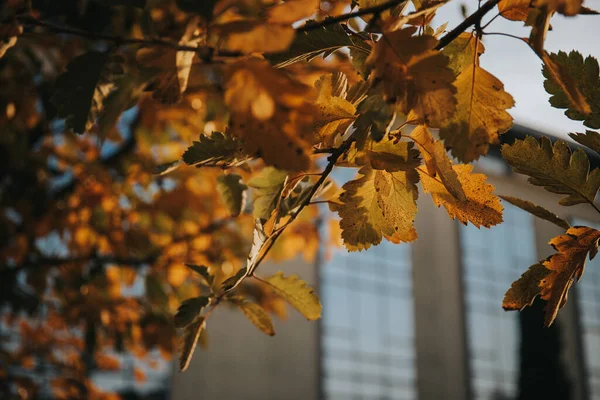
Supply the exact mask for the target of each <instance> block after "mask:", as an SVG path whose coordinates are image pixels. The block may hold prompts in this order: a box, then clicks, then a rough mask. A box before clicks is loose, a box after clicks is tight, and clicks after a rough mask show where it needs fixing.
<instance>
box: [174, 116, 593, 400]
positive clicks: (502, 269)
mask: <svg viewBox="0 0 600 400" xmlns="http://www.w3.org/2000/svg"><path fill="white" fill-rule="evenodd" d="M526 134H533V135H538V134H537V133H536V132H533V131H530V130H528V129H525V128H521V127H516V128H514V129H513V130H512V131H511V132H510V133H508V134H507V135H505V140H508V141H510V140H513V139H514V138H515V137H518V138H521V137H523V136H524V135H526ZM494 151H495V152H496V153H495V154H494V152H492V156H491V157H486V158H485V159H483V160H482V161H481V162H479V163H478V164H477V168H478V169H479V170H480V171H482V172H485V173H486V174H487V175H488V176H489V182H490V183H492V184H493V185H494V186H495V187H496V193H497V194H507V195H515V196H518V197H521V198H525V199H528V200H531V201H533V202H535V203H537V204H539V205H542V206H544V207H546V208H548V209H551V210H553V211H555V212H556V213H557V214H559V215H560V216H562V217H564V218H567V219H568V220H569V221H570V222H572V224H574V225H576V224H589V225H592V226H600V215H597V214H595V213H594V212H593V210H591V209H590V208H589V207H585V206H576V207H569V208H565V207H558V206H557V199H558V197H557V196H555V195H552V194H550V193H548V192H546V191H545V190H543V189H541V188H537V187H533V186H531V185H529V184H528V183H527V182H526V179H525V178H524V177H523V176H521V175H516V174H514V173H512V172H511V171H510V169H509V168H508V167H507V166H506V165H505V164H504V162H503V161H502V159H501V158H500V157H499V154H498V149H495V150H494ZM590 158H591V159H592V163H593V164H596V166H597V165H598V159H597V158H593V156H592V155H590ZM504 205H505V213H504V221H505V222H504V223H503V224H502V225H500V226H496V227H494V228H492V229H490V230H488V229H477V228H475V227H473V226H463V225H461V224H460V223H459V222H457V221H453V220H451V219H449V218H448V216H447V214H446V212H445V210H444V209H438V208H436V207H435V206H434V205H433V203H432V202H431V199H430V198H429V197H428V196H427V195H422V196H421V198H420V199H419V213H418V215H417V220H416V224H417V231H418V234H419V240H418V241H416V242H415V243H413V244H412V245H408V244H403V245H393V244H390V243H387V242H386V243H382V244H381V245H379V246H377V247H375V248H372V249H370V250H368V251H367V252H362V253H347V252H346V251H345V250H344V249H340V250H336V251H335V252H334V254H333V255H332V256H331V257H330V258H329V259H325V257H321V258H322V260H321V261H320V262H318V263H317V264H316V265H307V264H304V263H301V262H298V263H297V264H296V265H290V266H288V265H286V266H284V267H283V268H284V269H285V270H286V271H287V273H292V272H293V273H298V274H299V275H301V276H302V277H303V278H304V279H306V280H308V281H309V282H311V283H312V284H313V285H314V286H316V287H318V289H319V292H320V294H321V300H322V302H323V306H324V313H323V318H322V320H321V321H319V322H318V323H314V322H308V321H306V320H305V319H304V318H303V317H302V316H300V315H299V314H297V313H295V312H293V311H292V312H293V315H292V317H291V318H290V319H289V320H288V321H283V322H281V323H277V325H276V329H277V336H275V337H274V338H270V337H266V336H264V335H263V334H262V333H260V332H259V331H258V330H256V329H255V328H254V327H253V326H252V325H251V324H249V323H248V322H247V321H246V320H245V319H244V317H243V316H242V315H241V314H240V313H236V312H233V311H229V310H220V311H219V312H217V313H216V314H215V315H214V316H211V319H210V321H209V326H208V332H209V335H210V336H209V337H210V346H209V349H208V350H206V351H198V352H197V353H196V355H195V356H194V359H193V361H192V364H191V366H190V368H189V370H188V371H187V372H185V373H178V372H175V373H174V376H173V379H172V381H171V400H194V399H202V400H212V399H215V400H216V399H244V400H253V399H257V400H259V399H260V400H267V399H273V400H279V399H281V400H292V399H298V400H310V399H326V400H338V399H339V400H345V399H349V400H359V399H361V400H371V399H373V400H383V399H385V400H388V399H389V400H411V399H423V400H430V399H431V400H438V399H447V400H462V399H467V400H470V399H476V400H500V399H517V398H519V399H524V400H525V399H527V400H530V399H533V400H534V399H537V398H544V399H551V398H557V399H559V398H560V399H573V400H592V399H600V265H595V264H599V263H600V261H594V262H591V263H589V264H588V268H586V272H585V276H584V277H583V279H582V281H581V282H580V283H578V284H576V285H574V287H573V288H572V289H571V294H570V295H569V302H568V303H567V305H566V306H565V308H564V309H563V310H562V311H561V313H560V314H559V317H558V319H557V321H556V322H555V324H554V325H553V328H551V329H546V328H541V323H542V322H541V319H540V320H539V321H538V320H537V319H536V318H538V317H539V313H540V312H541V310H540V308H539V307H537V308H536V307H533V308H531V310H528V311H527V312H523V313H521V314H519V313H517V312H505V311H503V309H502V307H501V302H502V298H503V296H504V293H505V291H506V290H507V289H508V288H509V287H510V284H511V283H512V282H513V281H514V280H516V279H517V278H519V276H520V275H521V274H522V273H523V272H524V271H525V270H526V269H527V268H528V267H529V266H530V265H532V264H533V263H534V262H536V261H537V260H539V259H541V258H543V257H546V256H548V255H549V254H551V253H552V249H551V247H550V246H549V245H547V242H548V241H549V240H550V239H551V238H552V237H554V236H556V235H558V234H562V233H563V232H562V231H561V230H560V228H557V227H556V226H554V225H552V224H550V223H547V222H545V221H541V220H539V219H535V218H533V217H532V216H531V215H529V214H527V213H525V212H523V211H521V210H519V209H517V208H515V207H513V206H511V205H508V204H506V203H505V204H504ZM272 268H273V269H274V270H275V269H276V268H277V266H272ZM279 268H282V266H279ZM528 315H530V316H531V318H533V319H532V320H531V321H532V322H531V323H529V324H528V322H527V321H528V319H527V318H530V317H529V316H528ZM532 329H533V330H532ZM522 343H523V344H524V346H523V348H521V344H522ZM522 370H523V371H524V373H523V378H522V379H521V380H520V375H521V374H520V371H522ZM548 371H552V372H551V373H550V372H548ZM528 385H529V386H530V387H533V390H534V393H538V394H539V396H538V395H533V396H531V395H528V394H526V393H528V390H530V389H531V388H528V387H527V386H528ZM535 385H539V387H537V386H535ZM542 386H543V387H544V388H545V389H541V388H542ZM544 390H546V391H547V392H548V393H549V394H544V395H543V393H544ZM519 393H521V396H520V397H519ZM527 396H529V397H527ZM553 396H554V397H553Z"/></svg>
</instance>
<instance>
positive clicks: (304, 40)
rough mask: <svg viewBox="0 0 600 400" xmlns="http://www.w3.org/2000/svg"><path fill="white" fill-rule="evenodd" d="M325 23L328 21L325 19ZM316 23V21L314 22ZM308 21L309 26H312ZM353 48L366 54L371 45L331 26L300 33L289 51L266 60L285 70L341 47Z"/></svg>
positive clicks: (337, 25)
mask: <svg viewBox="0 0 600 400" xmlns="http://www.w3.org/2000/svg"><path fill="white" fill-rule="evenodd" d="M325 21H327V20H326V19H325ZM313 22H314V21H313ZM310 23H311V21H308V22H307V24H310ZM347 46H349V47H353V48H355V49H356V50H357V51H362V52H364V53H366V54H368V52H369V49H370V47H369V45H367V44H366V43H365V42H364V41H363V40H361V39H358V38H356V39H351V38H350V37H349V36H348V34H347V33H346V31H345V30H344V28H343V27H342V26H341V25H340V24H331V25H326V26H322V27H319V28H318V29H313V30H309V31H306V32H298V33H297V34H296V37H295V39H294V41H293V42H292V44H291V45H290V46H289V48H288V50H286V51H284V52H281V53H273V54H267V55H266V58H267V60H269V61H270V62H271V64H273V65H274V66H275V67H277V68H283V67H286V66H288V65H291V64H294V63H296V62H299V61H310V60H312V59H313V58H315V57H317V56H318V55H319V54H323V53H325V54H324V56H325V57H326V56H328V55H329V54H331V53H333V52H334V51H336V50H338V49H339V48H341V47H347Z"/></svg>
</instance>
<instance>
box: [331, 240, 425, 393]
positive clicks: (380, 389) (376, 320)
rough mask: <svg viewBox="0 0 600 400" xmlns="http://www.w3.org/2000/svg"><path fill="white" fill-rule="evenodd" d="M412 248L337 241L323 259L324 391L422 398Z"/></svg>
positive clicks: (390, 244) (388, 244)
mask: <svg viewBox="0 0 600 400" xmlns="http://www.w3.org/2000/svg"><path fill="white" fill-rule="evenodd" d="M410 249H411V248H410V246H409V245H405V244H402V245H398V244H392V243H389V242H385V241H384V243H381V244H380V245H379V246H377V247H374V248H371V249H369V250H368V251H366V252H365V251H363V252H361V253H348V252H347V251H346V250H345V249H339V250H336V251H335V252H334V253H333V255H332V256H331V259H329V260H327V261H326V262H325V263H324V265H323V266H322V268H321V300H322V302H323V319H322V329H323V335H322V367H323V370H322V371H323V394H324V397H325V399H327V400H334V399H335V400H337V399H340V400H342V399H343V400H359V399H360V400H371V399H378V400H379V399H381V400H383V399H386V400H387V399H389V400H412V399H415V398H417V396H416V387H415V386H416V372H415V350H414V319H413V300H412V289H411V288H412V283H411V267H410V265H411V257H410Z"/></svg>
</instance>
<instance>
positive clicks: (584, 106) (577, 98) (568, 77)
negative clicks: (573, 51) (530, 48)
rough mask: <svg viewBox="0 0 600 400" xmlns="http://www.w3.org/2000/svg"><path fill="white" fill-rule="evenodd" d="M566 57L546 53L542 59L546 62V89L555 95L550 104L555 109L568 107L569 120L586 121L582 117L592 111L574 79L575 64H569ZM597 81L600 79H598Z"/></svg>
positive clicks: (543, 53)
mask: <svg viewBox="0 0 600 400" xmlns="http://www.w3.org/2000/svg"><path fill="white" fill-rule="evenodd" d="M563 54H564V53H563ZM565 56H566V54H564V55H557V54H548V53H547V52H546V51H544V52H542V54H541V57H542V61H543V62H544V69H543V71H542V72H543V74H544V76H545V77H546V81H545V82H544V88H545V89H546V91H547V92H549V93H550V94H552V95H554V96H553V97H551V98H550V104H551V105H552V106H553V107H557V108H567V107H568V109H567V112H566V113H565V114H566V115H567V116H569V118H571V116H574V117H576V119H584V118H583V117H581V116H587V115H588V114H590V113H591V112H592V109H591V107H590V105H589V103H588V102H587V100H586V98H585V97H584V96H583V94H582V93H581V90H579V87H578V82H577V81H575V79H574V78H575V77H576V75H575V73H576V71H575V70H574V67H573V64H571V63H567V62H566V59H565V58H566V57H565ZM572 72H573V74H572ZM596 79H598V78H597V77H596ZM597 84H598V83H596V85H597ZM567 113H568V114H567Z"/></svg>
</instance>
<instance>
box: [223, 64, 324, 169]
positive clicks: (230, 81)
mask: <svg viewBox="0 0 600 400" xmlns="http://www.w3.org/2000/svg"><path fill="white" fill-rule="evenodd" d="M226 81H227V83H226V84H225V102H226V104H227V105H228V106H229V108H230V110H231V112H232V116H231V124H230V126H231V133H232V134H233V135H234V136H237V137H239V138H240V139H241V141H242V143H243V146H244V148H245V149H246V151H247V152H248V153H249V154H252V155H256V156H259V157H262V158H263V159H264V160H265V162H266V163H268V164H270V165H273V166H276V167H278V168H282V169H288V170H293V171H298V170H302V169H307V168H308V167H309V165H310V157H309V153H310V152H311V144H312V142H313V141H314V133H313V129H312V127H313V123H312V122H313V121H312V120H313V115H314V109H313V107H312V106H311V105H310V104H308V103H306V96H307V95H308V94H309V93H310V88H309V87H307V86H305V85H303V84H301V83H299V82H296V81H294V80H292V79H290V78H289V77H288V76H287V75H286V74H285V73H284V72H282V71H280V70H277V69H274V68H273V67H271V66H270V65H269V63H268V62H266V61H263V60H258V59H250V60H247V61H245V62H237V63H234V64H232V65H230V66H229V68H228V73H227V78H226Z"/></svg>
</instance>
